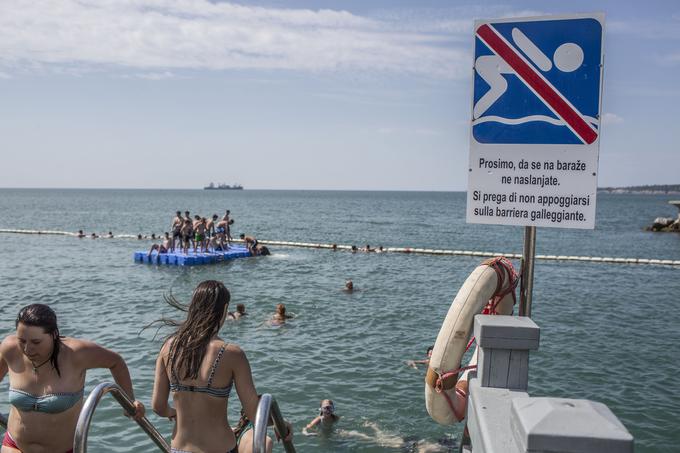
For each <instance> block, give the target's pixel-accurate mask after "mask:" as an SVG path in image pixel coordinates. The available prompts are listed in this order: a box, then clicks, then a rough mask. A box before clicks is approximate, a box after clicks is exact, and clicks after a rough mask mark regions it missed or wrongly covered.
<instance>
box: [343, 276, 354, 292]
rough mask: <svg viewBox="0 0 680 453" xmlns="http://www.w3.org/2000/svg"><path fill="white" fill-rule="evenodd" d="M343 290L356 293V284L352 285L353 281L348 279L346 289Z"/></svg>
mask: <svg viewBox="0 0 680 453" xmlns="http://www.w3.org/2000/svg"><path fill="white" fill-rule="evenodd" d="M342 290H343V291H345V292H348V293H351V292H354V283H352V280H350V279H347V281H346V282H345V287H344V288H343V289H342Z"/></svg>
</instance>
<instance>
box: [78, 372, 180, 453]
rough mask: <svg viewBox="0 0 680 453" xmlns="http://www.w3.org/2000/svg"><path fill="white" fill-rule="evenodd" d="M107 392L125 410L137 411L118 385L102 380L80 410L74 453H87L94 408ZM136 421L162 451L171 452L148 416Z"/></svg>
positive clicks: (131, 412)
mask: <svg viewBox="0 0 680 453" xmlns="http://www.w3.org/2000/svg"><path fill="white" fill-rule="evenodd" d="M107 393H110V394H111V396H113V398H114V399H115V400H116V401H118V403H119V404H120V405H121V406H122V407H123V409H125V412H127V413H128V414H130V415H132V414H134V413H135V407H134V405H133V402H132V400H131V399H130V397H129V396H128V395H127V394H126V393H125V391H124V390H123V389H122V388H120V387H119V386H118V385H116V384H114V383H112V382H102V383H101V384H99V385H97V386H96V387H95V388H94V389H93V390H92V392H90V396H88V397H87V400H86V401H85V404H83V408H82V409H81V410H80V416H79V417H78V424H77V425H76V433H75V435H74V436H73V453H87V434H88V432H89V430H90V422H91V421H92V416H93V415H94V410H95V409H96V408H97V405H98V404H99V401H100V400H101V399H102V397H103V396H104V395H106V394H107ZM135 421H136V422H137V424H138V425H139V426H140V427H141V428H142V430H143V431H144V432H145V433H146V434H147V435H148V436H149V438H151V440H152V441H153V442H154V443H155V444H156V445H157V446H158V448H159V449H160V450H161V451H163V452H165V453H170V446H169V445H168V443H167V442H166V440H165V439H164V438H163V436H162V435H161V433H159V432H158V430H157V429H156V428H155V427H154V426H153V425H152V424H151V422H150V421H149V420H148V419H147V418H146V417H142V418H141V419H140V420H135Z"/></svg>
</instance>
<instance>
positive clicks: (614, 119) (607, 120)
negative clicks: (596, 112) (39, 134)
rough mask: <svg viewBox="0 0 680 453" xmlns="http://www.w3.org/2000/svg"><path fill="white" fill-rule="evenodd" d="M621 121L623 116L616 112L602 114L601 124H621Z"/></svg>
mask: <svg viewBox="0 0 680 453" xmlns="http://www.w3.org/2000/svg"><path fill="white" fill-rule="evenodd" d="M621 123H623V118H622V117H620V116H619V115H617V114H616V113H610V112H606V113H605V114H604V115H602V124H621Z"/></svg>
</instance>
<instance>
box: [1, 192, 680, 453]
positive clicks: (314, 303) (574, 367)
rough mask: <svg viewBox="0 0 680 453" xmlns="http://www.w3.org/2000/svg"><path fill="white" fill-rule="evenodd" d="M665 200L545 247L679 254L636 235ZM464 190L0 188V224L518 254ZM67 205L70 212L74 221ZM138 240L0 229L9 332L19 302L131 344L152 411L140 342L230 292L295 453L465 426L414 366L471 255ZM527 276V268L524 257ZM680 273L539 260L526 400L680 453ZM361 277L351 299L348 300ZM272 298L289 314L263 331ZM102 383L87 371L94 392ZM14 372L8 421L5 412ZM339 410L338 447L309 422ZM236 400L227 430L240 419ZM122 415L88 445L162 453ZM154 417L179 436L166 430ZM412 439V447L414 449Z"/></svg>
mask: <svg viewBox="0 0 680 453" xmlns="http://www.w3.org/2000/svg"><path fill="white" fill-rule="evenodd" d="M666 202H667V199H666V198H665V197H656V196H646V197H640V196H622V195H620V196H611V195H609V196H607V195H602V196H600V197H599V200H598V204H599V205H598V222H597V225H598V226H597V229H596V230H595V231H578V230H559V229H539V230H538V240H537V253H542V254H576V255H595V256H616V257H644V258H664V259H676V260H677V259H680V235H671V234H651V233H646V232H643V231H642V228H643V226H644V225H646V224H647V223H649V222H650V221H651V220H652V219H653V218H654V217H657V216H660V215H665V216H673V215H675V213H674V212H673V211H674V208H672V207H670V206H667V205H666ZM464 203H465V200H464V196H463V194H445V193H391V192H387V193H364V192H266V191H244V192H242V193H231V192H229V193H213V192H202V191H96V190H93V191H75V190H74V191H39V190H35V191H33V190H20V191H19V190H17V191H14V190H0V208H2V211H3V212H4V213H8V215H5V216H3V218H2V219H0V228H42V229H65V230H69V231H76V230H78V229H81V228H82V229H84V230H85V231H86V232H87V233H89V232H91V231H97V232H107V231H109V230H113V231H114V233H116V234H120V233H132V234H136V233H138V232H142V233H147V234H150V233H151V232H156V233H160V232H162V231H163V230H164V229H166V228H167V227H168V224H169V222H170V218H171V217H172V213H173V212H174V211H175V210H176V209H182V210H184V209H187V208H188V209H191V210H192V211H197V212H200V213H203V214H209V213H212V212H215V211H216V212H218V213H219V214H221V212H222V210H223V209H224V208H227V207H228V208H229V209H231V210H232V214H233V216H234V218H235V219H236V225H235V227H236V228H235V232H236V233H240V232H246V233H254V234H256V235H257V236H258V237H260V238H268V239H277V240H290V241H310V242H312V241H319V242H326V243H331V242H336V243H338V244H356V245H359V246H362V245H364V244H366V243H368V244H371V246H378V245H383V246H395V247H400V246H410V247H436V248H448V249H468V250H484V251H502V252H514V253H517V252H520V251H521V249H522V240H523V235H522V232H523V230H522V229H521V228H517V227H504V226H481V225H466V224H465V222H464V218H463V216H464ZM64 213H68V214H69V215H68V217H66V216H64ZM149 245H150V243H149V242H146V241H139V242H138V241H130V240H123V239H112V240H96V241H93V240H90V239H83V240H77V239H75V238H71V237H62V236H19V235H7V234H0V250H3V253H2V257H1V259H0V276H1V279H0V301H1V303H0V334H2V335H3V336H4V335H6V334H8V333H10V332H12V331H13V320H14V317H15V316H16V313H17V311H18V309H19V308H20V307H21V306H23V305H26V304H28V303H33V302H43V303H49V304H50V305H52V306H53V307H54V308H55V309H56V311H57V313H58V315H59V317H60V325H61V328H62V333H64V334H65V335H73V336H78V337H83V338H89V339H93V340H95V341H97V342H99V343H101V344H104V345H106V346H107V347H110V348H112V349H114V350H116V351H118V352H120V353H121V354H122V355H123V356H124V357H125V358H126V360H127V362H128V365H129V367H130V369H131V371H132V373H133V379H134V383H135V388H136V391H137V393H138V395H137V396H138V398H140V399H141V400H142V401H144V402H145V403H146V404H147V406H149V405H150V398H151V388H152V382H153V367H154V360H155V356H156V354H157V351H158V349H159V347H160V338H162V336H163V335H164V334H167V333H168V332H167V331H166V330H165V331H161V334H160V335H159V337H157V338H156V339H155V340H154V339H153V334H154V330H153V329H149V330H146V331H144V332H143V333H141V334H139V332H140V330H141V327H142V326H144V325H145V324H147V323H149V322H151V321H153V320H156V319H158V318H160V317H161V316H170V317H181V313H178V312H173V311H172V310H171V309H170V308H169V307H168V306H167V305H166V304H165V302H164V301H163V297H162V296H163V293H164V292H167V291H170V290H172V291H173V293H174V294H175V295H177V296H178V297H179V298H180V299H182V300H184V301H187V300H188V298H189V296H190V294H191V291H192V289H193V288H194V287H195V285H196V284H197V283H199V282H200V281H202V280H205V279H208V278H215V279H219V280H223V281H224V282H225V283H226V284H227V286H228V287H229V288H230V290H231V292H232V303H233V304H236V303H239V302H242V303H245V304H246V307H247V311H248V312H249V313H250V316H249V317H248V318H247V319H245V320H243V321H239V322H228V323H226V324H225V326H224V327H223V329H222V331H221V335H222V336H223V338H224V339H225V340H227V341H232V342H235V343H238V344H239V345H241V346H242V347H243V348H244V350H245V351H246V352H247V354H248V357H249V359H250V361H251V365H252V368H253V372H254V375H255V381H256V385H257V388H258V390H259V391H260V392H269V393H272V394H273V395H274V396H275V397H276V398H277V400H278V401H279V404H280V406H281V408H282V411H283V412H284V414H285V416H286V417H287V418H289V419H290V420H291V421H292V422H293V424H294V425H295V427H296V429H297V433H296V438H295V443H296V445H297V447H298V451H300V452H327V451H339V452H343V451H347V452H350V451H351V452H354V451H359V452H382V451H387V452H389V451H393V452H400V451H409V448H411V449H412V448H413V445H414V443H417V442H418V441H420V442H421V443H422V442H425V441H427V442H430V443H434V444H438V443H440V441H442V440H443V443H444V444H448V446H447V447H442V451H447V450H448V449H451V450H452V451H456V448H455V447H453V446H451V442H450V437H451V436H457V435H458V434H459V433H460V427H455V428H453V429H451V428H445V427H440V426H438V425H436V424H434V423H433V422H431V421H430V420H429V417H428V416H427V413H426V411H425V405H424V395H423V393H424V392H423V377H424V376H423V374H424V373H423V371H422V370H413V369H411V368H408V367H406V366H405V364H404V361H405V360H407V359H416V358H421V357H422V356H423V355H424V352H425V349H426V348H427V346H428V345H430V344H432V343H433V341H434V339H435V337H436V335H437V332H438V330H439V327H440V326H441V323H442V321H443V318H444V316H445V315H446V312H447V310H448V307H449V304H450V303H451V301H452V299H453V297H454V296H455V294H456V292H457V291H458V289H459V288H460V286H461V284H462V282H463V281H464V280H465V278H467V276H468V275H469V273H470V272H471V271H472V270H473V269H474V268H475V266H477V265H478V264H479V261H480V260H479V259H475V258H469V257H438V256H417V255H403V254H362V253H359V254H356V255H352V254H350V253H347V252H335V253H333V252H330V251H328V250H314V249H294V248H273V252H274V256H272V257H267V258H258V259H242V260H237V261H233V262H228V263H224V264H220V265H216V266H212V267H196V268H189V269H181V268H174V267H157V266H145V265H138V264H134V263H133V262H132V251H133V250H135V249H137V248H145V247H148V246H149ZM515 264H517V263H516V262H515ZM679 272H680V270H678V269H676V268H668V267H659V266H628V265H603V264H591V263H576V262H567V263H556V262H542V261H538V262H537V263H536V270H535V273H536V281H535V292H534V306H533V317H534V320H535V321H536V322H537V323H538V324H539V325H540V326H541V329H542V332H541V345H540V349H539V351H537V352H535V353H533V354H532V356H531V371H530V392H531V394H532V395H535V396H548V395H550V396H563V397H578V398H589V399H594V400H597V401H602V402H604V403H606V404H607V405H609V407H610V408H611V409H612V410H613V411H614V412H615V413H616V414H617V416H619V417H620V418H621V420H622V421H623V422H624V424H625V425H626V426H627V427H628V429H629V430H630V431H631V432H632V433H633V434H634V435H635V437H636V451H638V452H657V451H658V452H662V451H671V450H672V449H673V448H675V446H676V445H677V444H678V443H679V442H680V435H678V433H677V421H678V420H679V419H680V409H679V408H680V396H678V394H677V392H676V391H675V390H677V389H678V388H680V386H679V384H680V382H679V378H678V376H679V375H680V374H679V371H680V366H679V365H678V363H679V362H680V356H679V353H678V351H679V349H678V346H677V345H678V344H679V342H680V329H678V325H680V315H679V314H678V309H677V308H678V306H677V305H678V294H679V293H680V284H679V283H678V282H679V281H680V280H679V277H680V274H679ZM347 278H351V279H352V280H353V281H354V282H355V285H356V286H357V287H358V288H359V290H358V291H356V292H355V293H353V294H347V293H345V292H343V291H342V290H341V289H342V287H343V284H344V281H345V279H347ZM277 303H284V304H286V306H287V307H288V310H289V311H290V312H292V313H294V314H295V318H294V319H293V320H291V321H290V322H289V323H288V325H286V326H284V327H282V328H278V329H274V328H271V327H268V326H266V325H265V324H264V321H265V320H266V319H267V318H268V317H269V316H270V315H271V314H272V313H273V311H274V307H275V305H276V304H277ZM102 380H110V374H109V373H108V372H105V371H101V370H97V371H91V372H89V373H88V375H87V385H86V390H88V391H89V390H91V388H92V387H93V386H94V385H95V383H97V382H100V381H102ZM6 388H7V380H5V381H4V382H3V383H2V387H1V389H2V393H0V411H2V412H6V411H7V400H6V398H7V392H6ZM326 397H330V398H332V399H334V400H335V403H336V407H337V410H338V413H339V414H340V415H341V416H342V419H341V421H340V423H339V425H338V426H337V429H336V430H335V431H334V432H332V433H331V434H329V435H326V436H311V437H305V436H303V435H302V434H300V432H299V430H300V429H301V428H302V426H304V425H305V424H306V423H308V422H309V421H310V420H311V419H312V418H313V417H314V416H315V415H316V413H317V410H318V406H319V402H320V400H321V399H323V398H326ZM235 401H237V398H232V405H231V407H230V414H231V415H230V418H231V420H232V422H234V421H235V420H236V414H237V410H238V406H239V405H238V403H237V402H236V404H233V403H234V402H235ZM120 413H121V409H120V408H119V407H118V406H117V405H116V404H114V403H113V402H112V401H111V400H110V399H108V398H107V399H106V400H105V401H104V402H102V404H101V405H100V407H99V408H98V410H97V413H96V415H95V418H94V421H93V428H92V430H91V433H90V436H89V439H90V451H92V452H104V451H110V452H116V453H123V452H130V451H135V452H149V451H153V449H154V447H153V446H152V445H151V444H150V441H149V440H148V439H147V438H146V436H145V435H144V434H143V433H141V431H140V430H139V429H137V428H136V426H135V425H133V424H132V423H130V422H129V421H128V420H127V419H125V418H123V417H121V416H120ZM150 418H151V420H152V422H153V423H154V424H155V425H157V426H158V427H159V428H160V429H161V431H162V432H163V433H164V434H165V435H166V436H169V434H170V432H171V426H170V425H169V423H168V422H167V421H166V420H164V419H160V418H158V417H156V416H154V415H151V417H150ZM404 439H406V441H404Z"/></svg>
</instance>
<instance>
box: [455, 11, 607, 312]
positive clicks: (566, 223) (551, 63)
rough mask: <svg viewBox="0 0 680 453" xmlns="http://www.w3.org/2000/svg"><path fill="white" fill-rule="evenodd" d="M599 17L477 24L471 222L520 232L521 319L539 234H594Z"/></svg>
mask: <svg viewBox="0 0 680 453" xmlns="http://www.w3.org/2000/svg"><path fill="white" fill-rule="evenodd" d="M603 34H604V14H600V13H594V14H573V15H562V16H546V17H527V18H511V19H497V20H480V21H476V22H475V31H474V35H475V44H474V54H475V63H474V72H473V90H472V91H473V94H472V97H473V98H472V112H471V113H472V120H471V127H470V160H469V168H468V175H469V178H468V191H467V213H466V221H467V222H468V223H482V224H492V225H519V226H524V227H525V233H524V255H523V258H522V285H521V286H520V310H519V311H520V315H521V316H530V315H531V302H532V290H533V279H534V258H535V254H536V227H537V226H542V227H552V228H581V229H593V228H595V212H596V209H595V204H596V196H597V195H596V194H597V170H598V154H599V147H600V132H601V130H600V119H601V92H602V68H603V61H604V55H603V46H602V41H603V39H602V38H603Z"/></svg>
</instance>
